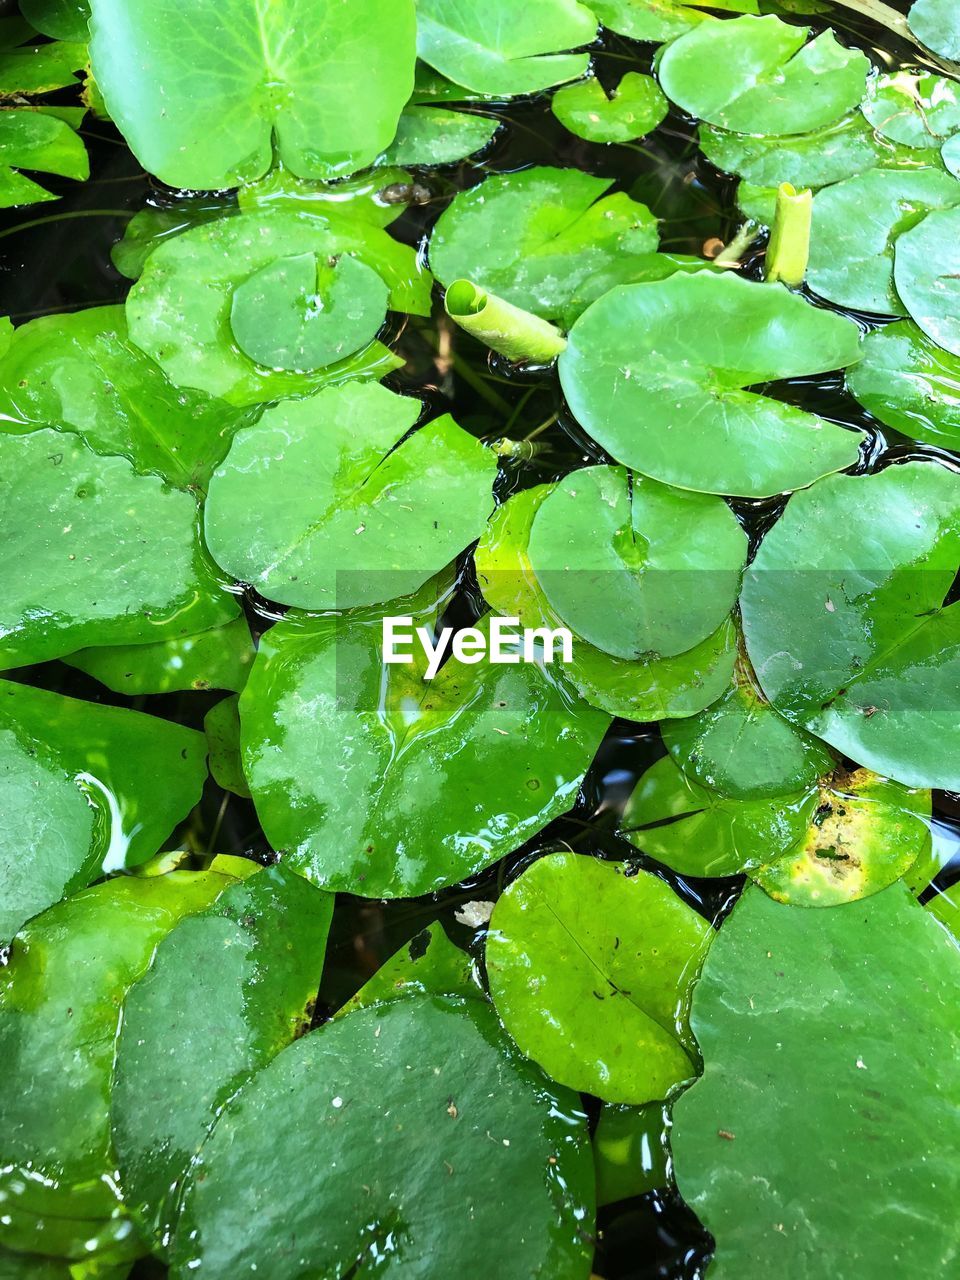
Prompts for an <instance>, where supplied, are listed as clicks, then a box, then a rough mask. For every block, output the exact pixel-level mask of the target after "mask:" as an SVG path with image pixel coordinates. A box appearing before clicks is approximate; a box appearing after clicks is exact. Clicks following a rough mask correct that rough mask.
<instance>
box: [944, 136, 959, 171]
mask: <svg viewBox="0 0 960 1280" xmlns="http://www.w3.org/2000/svg"><path fill="white" fill-rule="evenodd" d="M940 159H941V160H942V161H943V163H944V164H945V165H946V166H947V169H948V170H949V172H950V173H952V174H953V176H954V177H955V178H960V134H957V133H955V134H954V135H953V137H952V138H948V139H947V140H946V142H945V143H944V144H943V146H942V147H941V148H940Z"/></svg>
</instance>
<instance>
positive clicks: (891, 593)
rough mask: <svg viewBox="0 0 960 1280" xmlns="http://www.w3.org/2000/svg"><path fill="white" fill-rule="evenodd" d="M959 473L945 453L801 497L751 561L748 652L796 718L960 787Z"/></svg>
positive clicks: (852, 753) (835, 481)
mask: <svg viewBox="0 0 960 1280" xmlns="http://www.w3.org/2000/svg"><path fill="white" fill-rule="evenodd" d="M958 564H960V477H958V476H957V475H956V474H954V473H953V472H952V471H950V470H948V469H947V468H946V467H943V466H940V465H939V464H937V463H934V462H907V463H902V464H899V465H893V466H888V467H887V468H886V469H885V470H883V471H880V472H877V473H875V474H873V475H862V476H831V477H830V478H829V479H827V480H823V481H821V482H820V484H818V485H816V486H814V488H812V489H809V490H806V491H804V492H801V493H798V494H796V495H795V496H794V497H792V498H791V499H790V501H789V503H788V504H787V508H786V510H785V512H784V513H783V515H782V516H781V517H780V519H779V520H778V521H777V523H776V524H775V525H774V526H773V528H772V529H771V530H770V532H769V533H768V534H767V536H766V537H765V538H764V540H763V542H762V543H761V545H760V549H759V551H758V552H757V555H756V558H755V559H754V561H753V563H752V565H751V566H750V567H749V568H748V569H747V572H746V575H745V580H744V590H743V595H742V598H741V610H742V614H743V629H744V635H745V637H746V641H747V649H748V651H749V654H750V658H751V660H752V662H753V665H754V668H755V670H756V672H757V676H758V677H759V680H760V683H761V685H762V687H763V690H764V692H765V693H766V695H767V697H768V698H770V699H771V701H772V702H773V703H774V705H775V706H776V707H777V708H778V710H779V711H780V712H781V713H782V714H783V715H785V716H786V717H787V718H788V719H789V720H791V721H793V722H794V723H795V724H800V725H803V726H804V727H805V728H807V729H809V730H810V732H812V733H815V734H816V735H817V736H818V737H820V738H823V739H824V740H825V741H826V742H829V743H830V745H831V746H833V747H835V748H836V749H837V750H838V751H840V752H842V753H843V754H844V755H846V756H849V757H850V758H851V759H853V760H856V761H858V762H859V763H861V764H863V765H865V766H867V767H869V768H870V769H873V770H875V771H876V772H877V773H882V774H883V775H885V776H886V777H890V778H896V779H897V780H898V781H900V782H903V783H905V784H906V785H907V786H914V787H930V786H934V787H945V788H949V789H953V788H955V787H957V786H958V785H960V773H958V770H957V760H958V758H960V754H958V748H960V737H958V725H960V717H958V714H957V688H958V684H960V675H958V673H960V610H958V608H957V606H956V605H953V606H951V607H943V603H942V602H943V600H944V599H945V597H946V596H947V593H948V592H949V591H950V588H951V585H952V583H953V579H954V575H955V573H956V571H957V566H958Z"/></svg>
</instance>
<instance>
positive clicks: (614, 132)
mask: <svg viewBox="0 0 960 1280" xmlns="http://www.w3.org/2000/svg"><path fill="white" fill-rule="evenodd" d="M550 106H551V110H552V111H553V114H554V115H555V116H556V117H557V119H558V120H559V121H560V123H561V124H562V125H563V126H564V128H565V129H569V130H570V132H571V133H575V134H576V135H577V137H578V138H585V139H586V140H587V141H588V142H630V141H631V140H632V139H634V138H642V137H643V136H644V135H645V134H647V133H650V132H651V131H652V130H653V129H655V128H656V127H657V125H658V124H660V122H661V121H662V120H663V118H664V117H665V116H666V114H667V100H666V98H665V97H664V96H663V93H662V92H661V90H660V86H659V85H658V84H657V82H656V80H654V79H653V77H652V76H645V75H640V74H639V73H638V72H636V71H628V72H627V73H626V75H624V76H623V78H622V79H621V81H620V83H619V84H618V85H617V87H616V89H614V91H613V93H611V94H610V95H609V96H608V95H607V93H606V92H605V91H604V88H603V86H602V85H601V84H600V81H599V80H596V79H594V77H592V76H591V77H589V78H588V79H586V80H581V81H579V82H578V83H577V84H572V85H568V86H567V87H566V88H563V89H558V90H557V91H556V93H554V95H553V98H552V100H551V103H550Z"/></svg>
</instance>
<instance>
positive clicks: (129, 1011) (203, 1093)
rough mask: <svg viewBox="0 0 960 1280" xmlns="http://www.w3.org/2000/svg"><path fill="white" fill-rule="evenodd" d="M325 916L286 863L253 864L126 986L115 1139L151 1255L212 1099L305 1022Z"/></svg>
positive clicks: (321, 900) (214, 1105)
mask: <svg viewBox="0 0 960 1280" xmlns="http://www.w3.org/2000/svg"><path fill="white" fill-rule="evenodd" d="M332 914H333V899H332V898H331V897H330V895H328V894H324V893H320V892H319V891H318V890H316V889H313V888H311V887H310V885H308V884H307V883H306V882H305V881H304V880H303V879H301V877H300V876H297V875H295V874H294V873H293V872H292V871H287V870H286V869H285V868H284V867H282V866H279V867H266V868H263V869H261V870H257V871H256V872H255V874H253V875H251V876H248V877H247V878H245V879H242V880H237V881H236V882H234V883H233V884H231V885H230V886H229V887H228V888H226V889H225V890H224V891H223V893H221V894H220V896H219V897H218V898H217V899H216V901H215V902H213V903H212V904H211V905H210V906H208V907H206V908H205V909H204V910H202V911H200V912H198V913H196V914H195V915H192V916H190V917H189V918H188V919H185V920H182V921H181V922H180V923H179V924H178V925H177V926H176V928H175V929H173V930H172V931H171V932H170V933H168V934H167V935H166V937H164V938H163V939H162V940H161V941H160V944H159V946H158V947H157V950H156V952H155V954H154V956H153V958H152V962H151V964H150V968H149V970H148V971H147V972H146V973H145V974H144V975H143V977H141V978H140V979H139V981H138V982H137V983H136V984H135V985H134V986H133V988H132V990H131V991H130V993H129V994H128V996H127V998H126V1000H125V1002H124V1006H123V1023H122V1026H121V1029H120V1034H119V1037H118V1039H117V1054H116V1062H115V1065H114V1074H113V1090H112V1095H111V1121H112V1133H113V1145H114V1150H115V1152H116V1155H117V1161H118V1165H119V1170H120V1183H121V1186H122V1187H123V1196H124V1202H125V1204H126V1206H127V1208H128V1209H129V1210H130V1211H131V1212H132V1213H133V1215H134V1217H135V1218H136V1219H137V1222H138V1224H139V1225H140V1226H141V1228H142V1229H143V1230H144V1232H145V1235H146V1236H147V1238H148V1239H149V1240H152V1242H153V1245H154V1247H155V1248H158V1249H159V1251H160V1252H161V1254H162V1253H163V1245H164V1243H165V1241H167V1240H168V1239H169V1237H170V1233H171V1232H172V1230H173V1228H174V1226H175V1224H176V1219H177V1216H178V1198H179V1192H180V1187H181V1183H182V1180H183V1178H184V1176H185V1174H186V1172H187V1169H188V1167H189V1165H190V1162H191V1160H192V1159H193V1158H194V1157H195V1156H196V1154H197V1152H198V1151H199V1150H200V1149H201V1147H202V1145H203V1143H204V1141H205V1139H206V1137H207V1135H208V1133H209V1132H210V1130H211V1129H212V1127H213V1125H214V1123H215V1121H216V1118H217V1116H218V1115H219V1112H220V1109H221V1107H222V1106H223V1104H224V1103H225V1102H226V1101H227V1099H228V1098H230V1097H231V1096H232V1095H233V1094H234V1093H235V1092H236V1091H237V1089H238V1088H239V1087H240V1085H242V1084H243V1083H244V1082H245V1081H246V1080H248V1079H249V1078H250V1077H251V1076H252V1075H253V1074H254V1073H255V1072H256V1071H258V1070H260V1068H261V1067H264V1066H266V1064H267V1063H268V1062H269V1061H270V1060H271V1059H272V1058H273V1057H275V1056H276V1054H277V1053H279V1052H280V1050H281V1049H283V1048H285V1047H286V1046H287V1045H288V1044H290V1043H291V1042H292V1041H293V1040H294V1039H295V1038H296V1037H297V1036H298V1035H301V1034H302V1033H303V1032H304V1031H305V1030H306V1029H307V1027H308V1026H309V1022H310V1016H311V1014H312V1011H313V1004H314V1000H315V999H316V994H317V988H318V987H319V985H320V971H321V969H322V967H323V954H324V948H325V947H326V941H327V930H328V929H329V926H330V918H331V915H332ZM185 992H189V999H186V1000H185V999H184V993H185Z"/></svg>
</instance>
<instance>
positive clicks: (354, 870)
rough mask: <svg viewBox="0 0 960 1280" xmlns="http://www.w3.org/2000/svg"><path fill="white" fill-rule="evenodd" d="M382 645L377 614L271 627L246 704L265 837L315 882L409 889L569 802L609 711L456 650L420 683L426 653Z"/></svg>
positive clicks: (250, 769)
mask: <svg viewBox="0 0 960 1280" xmlns="http://www.w3.org/2000/svg"><path fill="white" fill-rule="evenodd" d="M403 610H404V613H405V614H406V615H408V616H412V617H413V618H414V621H415V623H420V624H425V625H427V626H430V627H431V628H432V620H431V618H430V615H429V613H428V614H427V615H426V616H425V615H424V613H423V608H422V606H421V607H418V606H417V603H416V602H414V603H413V604H412V605H411V604H409V603H406V602H405V604H404V606H403ZM397 611H398V607H397V606H394V607H393V608H392V609H388V610H386V612H389V613H392V614H396V613H397ZM487 629H488V620H487V619H482V620H481V621H480V623H479V624H478V630H479V631H480V633H481V634H483V635H485V634H486V632H487ZM381 642H382V625H381V614H380V613H376V614H372V615H370V616H369V618H367V617H363V616H357V617H353V618H350V619H346V620H340V621H338V620H336V619H332V618H328V619H320V620H316V621H310V622H299V621H295V620H287V621H284V622H280V623H278V624H277V625H276V626H274V627H272V628H271V629H270V631H268V632H267V634H266V635H265V636H264V637H263V640H262V641H261V646H260V651H259V653H258V655H257V660H256V662H255V663H254V667H253V672H252V674H251V676H250V680H249V681H248V683H247V687H246V689H245V690H244V692H243V694H242V696H241V700H240V716H241V722H242V725H243V739H242V740H243V749H244V772H245V773H246V776H247V779H248V781H249V783H250V789H251V791H252V792H253V796H254V801H255V803H256V806H257V813H258V814H259V817H260V820H261V822H262V824H263V828H264V830H265V831H266V833H267V837H268V839H269V840H270V842H271V844H272V845H273V847H274V848H276V849H286V850H287V851H288V853H287V858H288V860H289V861H290V863H291V865H293V866H295V867H296V868H297V869H298V870H300V871H301V872H302V873H303V874H304V875H306V876H307V877H308V879H311V880H313V881H314V883H315V884H318V885H320V886H322V887H324V888H331V889H337V890H340V889H344V890H347V891H349V892H351V893H359V894H361V895H362V896H364V897H373V898H379V897H391V898H393V897H415V896H417V895H419V894H422V893H429V892H432V891H434V890H435V889H439V888H441V887H442V886H444V885H450V884H456V883H458V881H460V880H463V879H464V878H465V877H466V876H469V875H474V874H476V873H477V872H478V871H480V870H482V869H483V868H484V867H486V866H489V864H490V863H491V862H494V861H496V859H497V858H500V857H502V856H503V855H504V854H506V853H509V852H510V851H511V850H512V849H515V848H517V847H518V846H519V845H521V844H522V843H523V842H524V841H525V840H527V839H529V838H530V837H531V836H533V835H535V834H536V833H537V832H538V831H540V830H541V829H542V828H543V827H544V826H546V824H547V823H548V822H549V821H550V820H551V819H552V818H555V817H557V816H558V815H559V814H561V813H563V812H564V811H565V810H567V809H569V808H570V806H571V805H572V804H573V802H574V799H575V798H576V795H577V790H578V788H579V786H580V783H581V781H582V779H583V775H584V773H585V771H586V769H587V766H588V765H589V763H590V761H591V759H592V758H593V755H594V753H595V751H596V749H597V747H598V745H599V743H600V740H601V738H602V737H603V735H604V733H605V732H606V729H607V728H608V726H609V723H610V718H609V716H607V715H604V714H603V713H602V712H600V711H597V710H595V709H594V708H592V707H589V706H587V704H586V703H583V702H580V701H578V700H577V701H575V700H573V699H571V696H570V694H569V693H568V692H567V691H566V690H564V689H561V688H559V687H557V685H556V684H555V683H554V679H553V677H552V676H550V675H548V674H547V672H546V671H545V670H544V669H543V668H541V667H540V666H538V665H536V664H526V663H524V664H520V665H518V666H510V665H496V664H492V663H488V662H483V663H480V664H478V665H469V666H468V665H462V664H460V663H459V662H457V661H456V660H454V659H452V658H451V660H450V661H449V662H447V663H446V665H445V666H443V667H441V669H440V671H439V672H438V674H437V676H436V677H435V678H434V679H433V680H432V681H429V682H427V681H424V679H423V670H424V663H423V662H422V661H421V660H420V659H419V657H418V659H417V661H416V663H415V665H407V664H399V665H398V664H392V665H385V664H384V663H383V661H382V653H381Z"/></svg>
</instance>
